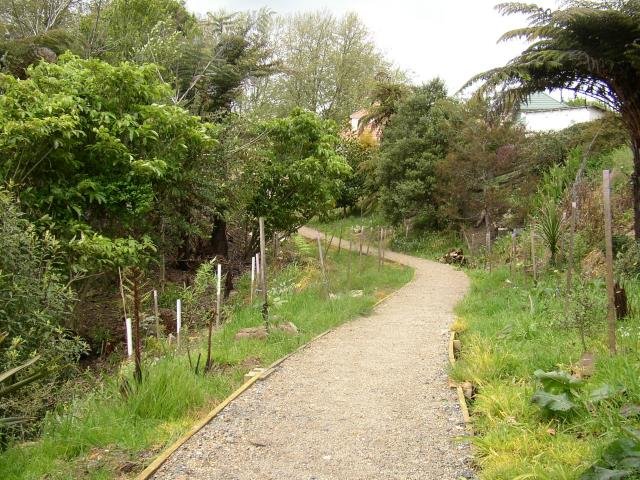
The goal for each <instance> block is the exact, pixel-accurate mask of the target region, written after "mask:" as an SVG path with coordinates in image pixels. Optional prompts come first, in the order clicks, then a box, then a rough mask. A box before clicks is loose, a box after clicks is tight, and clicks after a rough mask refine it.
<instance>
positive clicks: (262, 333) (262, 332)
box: [235, 325, 267, 340]
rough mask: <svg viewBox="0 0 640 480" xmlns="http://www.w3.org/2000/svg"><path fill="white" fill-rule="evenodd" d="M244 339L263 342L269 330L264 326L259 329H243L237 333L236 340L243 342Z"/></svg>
mask: <svg viewBox="0 0 640 480" xmlns="http://www.w3.org/2000/svg"><path fill="white" fill-rule="evenodd" d="M243 338H257V339H260V340H263V339H265V338H267V329H266V328H265V327H264V325H261V326H259V327H250V328H243V329H241V330H239V331H238V333H236V335H235V339H236V340H242V339H243Z"/></svg>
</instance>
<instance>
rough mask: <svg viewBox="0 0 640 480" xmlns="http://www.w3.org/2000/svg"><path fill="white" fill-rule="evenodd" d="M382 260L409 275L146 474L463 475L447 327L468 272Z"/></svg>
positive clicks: (301, 478) (400, 479)
mask: <svg viewBox="0 0 640 480" xmlns="http://www.w3.org/2000/svg"><path fill="white" fill-rule="evenodd" d="M300 233H301V234H302V235H304V236H307V237H313V238H315V236H316V232H315V231H313V230H311V229H308V228H303V229H301V232H300ZM344 244H345V242H344V241H343V246H344ZM354 247H355V245H354ZM386 258H388V259H390V260H393V261H396V262H398V263H402V264H404V265H408V266H410V267H412V268H414V269H415V277H414V279H413V280H412V281H411V282H410V283H408V284H407V285H406V286H404V287H403V288H402V289H400V290H399V291H398V292H397V293H396V294H395V295H393V296H392V297H391V298H389V299H388V300H387V301H385V302H384V303H382V304H381V305H380V306H379V307H377V308H376V309H375V311H374V312H373V313H372V314H371V315H370V316H367V317H363V318H359V319H356V320H354V321H351V322H349V323H346V324H344V325H342V326H341V327H339V328H337V329H336V330H335V331H333V332H331V333H330V334H328V335H326V336H324V337H322V338H320V339H319V340H317V341H315V342H313V343H312V344H311V345H309V347H308V348H306V349H304V350H302V351H300V352H299V353H297V354H295V355H293V356H292V357H290V358H288V359H287V360H286V361H285V362H283V363H281V364H280V365H279V366H278V367H277V370H276V371H275V372H274V373H273V374H271V375H270V376H268V377H267V378H265V379H264V380H261V381H258V382H257V383H255V384H254V385H253V386H252V387H251V388H250V389H249V390H248V391H246V392H245V393H244V394H242V395H241V396H240V397H239V398H237V399H236V400H234V401H233V402H232V403H231V404H230V405H229V406H228V407H226V408H225V409H224V410H223V411H222V412H221V413H220V414H219V415H218V416H217V417H216V418H214V419H213V420H212V421H211V422H210V423H209V424H207V425H206V426H205V427H204V428H203V429H202V430H200V431H199V432H198V433H197V434H196V435H195V436H194V437H192V438H191V439H190V440H189V441H187V443H185V444H184V445H183V446H182V447H180V449H179V450H177V451H176V452H175V453H174V454H173V455H172V457H171V458H169V460H168V461H167V462H166V463H165V464H164V465H163V466H162V467H161V468H160V470H158V472H156V474H155V476H154V477H153V478H155V479H171V480H178V479H180V480H186V479H189V480H191V479H203V480H204V479H207V480H208V479H215V480H248V479H252V480H254V479H255V480H290V479H291V480H360V479H362V480H391V479H397V480H409V479H434V480H436V479H437V480H457V479H460V478H472V476H473V473H472V471H471V469H470V466H469V465H470V451H469V447H468V445H465V444H462V443H460V442H457V441H455V439H456V437H459V436H461V435H463V434H464V424H463V421H462V414H461V412H460V408H459V406H458V404H457V402H456V397H455V391H454V390H451V389H449V387H448V382H447V339H448V326H449V325H450V324H451V322H452V321H453V307H454V305H455V304H456V302H457V301H459V300H460V299H461V298H462V296H463V295H464V293H465V292H466V290H467V288H468V283H469V282H468V279H467V277H466V275H465V274H464V273H462V272H460V271H456V270H455V269H453V268H451V267H449V266H447V265H442V264H439V263H436V262H432V261H428V260H424V259H420V258H415V257H411V256H408V255H402V254H399V253H395V252H387V253H386Z"/></svg>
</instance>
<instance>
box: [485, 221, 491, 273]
mask: <svg viewBox="0 0 640 480" xmlns="http://www.w3.org/2000/svg"><path fill="white" fill-rule="evenodd" d="M485 235H486V239H485V240H486V243H487V267H488V268H489V272H491V230H490V229H489V227H488V226H487V233H486V234H485Z"/></svg>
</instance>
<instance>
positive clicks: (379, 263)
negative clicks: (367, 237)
mask: <svg viewBox="0 0 640 480" xmlns="http://www.w3.org/2000/svg"><path fill="white" fill-rule="evenodd" d="M381 268H382V228H380V237H379V238H378V271H379V270H380V269H381Z"/></svg>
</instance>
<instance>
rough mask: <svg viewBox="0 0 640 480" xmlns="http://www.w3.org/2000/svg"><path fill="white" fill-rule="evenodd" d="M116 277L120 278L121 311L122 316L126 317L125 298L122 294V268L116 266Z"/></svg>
mask: <svg viewBox="0 0 640 480" xmlns="http://www.w3.org/2000/svg"><path fill="white" fill-rule="evenodd" d="M118 277H119V278H120V297H121V298H122V311H123V313H124V318H127V298H126V297H125V295H124V284H123V283H122V270H120V267H118Z"/></svg>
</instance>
